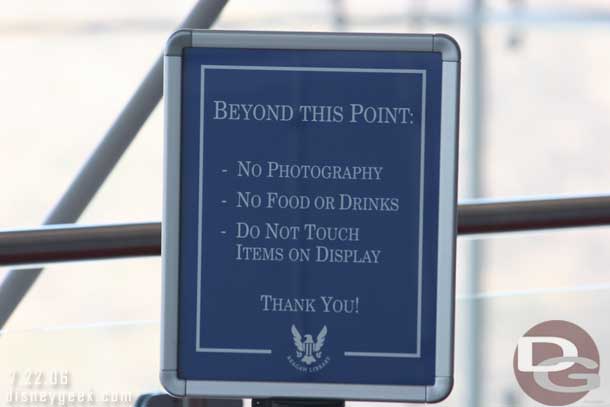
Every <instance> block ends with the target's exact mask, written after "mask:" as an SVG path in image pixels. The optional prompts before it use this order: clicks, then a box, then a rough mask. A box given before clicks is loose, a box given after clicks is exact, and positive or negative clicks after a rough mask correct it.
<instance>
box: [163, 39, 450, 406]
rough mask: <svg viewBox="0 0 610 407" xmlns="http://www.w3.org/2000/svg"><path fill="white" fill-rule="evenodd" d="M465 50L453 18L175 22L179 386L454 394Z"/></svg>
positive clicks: (169, 272)
mask: <svg viewBox="0 0 610 407" xmlns="http://www.w3.org/2000/svg"><path fill="white" fill-rule="evenodd" d="M459 69H460V55H459V48H458V46H457V44H456V43H455V42H454V41H453V39H451V38H450V37H448V36H445V35H385V34H381V35H375V34H321V33H280V32H277V33H268V32H223V31H193V30H189V31H179V32H177V33H175V34H174V35H173V36H172V37H171V38H170V40H169V43H168V46H167V50H166V56H165V108H166V111H165V115H166V149H165V151H166V166H165V209H164V220H163V247H162V252H163V268H164V272H163V274H164V277H163V278H164V280H163V289H164V294H163V297H164V305H163V322H162V329H163V333H162V336H163V338H162V360H161V369H162V371H161V381H162V383H163V385H164V387H165V388H166V389H167V391H169V392H170V393H172V394H174V395H177V396H200V397H202V396H207V397H252V398H255V399H257V400H258V401H257V403H259V404H261V405H263V404H265V403H266V401H265V399H274V400H275V401H273V403H276V404H277V403H279V402H280V401H281V400H280V399H285V398H289V399H321V400H323V399H325V400H331V402H332V400H339V401H340V400H378V401H381V400H388V401H427V402H434V401H439V400H441V399H443V398H444V397H446V396H447V395H448V394H449V392H450V390H451V387H452V383H453V378H452V370H453V367H452V363H453V319H454V317H453V314H454V305H453V304H454V298H455V295H454V269H455V260H454V258H455V238H456V179H457V177H456V172H457V171H456V168H457V127H458V126H457V124H458V95H459ZM278 400H280V401H278ZM321 400H318V401H317V403H321V402H322V401H321ZM268 402H269V403H271V401H268ZM291 402H292V403H294V402H296V401H295V400H293V401H291ZM326 403H328V401H327V402H326Z"/></svg>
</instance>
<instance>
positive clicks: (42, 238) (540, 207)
mask: <svg viewBox="0 0 610 407" xmlns="http://www.w3.org/2000/svg"><path fill="white" fill-rule="evenodd" d="M600 225H610V195H600V196H588V197H570V198H560V197H556V198H544V199H534V200H510V201H476V202H470V203H463V204H461V205H459V209H458V233H459V234H460V235H473V234H488V233H502V232H515V231H531V230H542V229H558V228H569V227H585V226H600ZM160 253H161V224H160V223H157V222H149V223H131V224H117V225H93V226H88V225H53V226H47V227H43V228H37V229H24V230H7V231H3V232H0V265H17V264H33V263H49V262H58V261H72V260H95V259H113V258H120V257H135V256H155V255H159V254H160Z"/></svg>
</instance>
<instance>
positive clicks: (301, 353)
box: [290, 325, 328, 366]
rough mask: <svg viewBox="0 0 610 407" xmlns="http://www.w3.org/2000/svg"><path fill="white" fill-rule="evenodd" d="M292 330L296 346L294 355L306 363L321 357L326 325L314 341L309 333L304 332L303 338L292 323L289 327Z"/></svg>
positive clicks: (326, 331)
mask: <svg viewBox="0 0 610 407" xmlns="http://www.w3.org/2000/svg"><path fill="white" fill-rule="evenodd" d="M290 330H291V331H292V339H294V346H295V347H296V348H297V350H296V355H297V357H298V358H299V359H300V360H301V362H303V363H305V364H306V365H308V366H309V365H311V364H312V363H314V362H315V361H316V360H318V359H320V358H321V357H322V347H323V346H324V341H325V340H326V334H327V333H328V329H327V328H326V325H324V327H323V328H322V330H321V331H320V333H319V334H318V337H317V338H316V341H315V342H314V340H313V336H311V335H310V334H306V335H304V336H305V340H303V337H302V336H301V334H300V332H299V330H298V329H297V327H296V326H294V325H292V328H291V329H290Z"/></svg>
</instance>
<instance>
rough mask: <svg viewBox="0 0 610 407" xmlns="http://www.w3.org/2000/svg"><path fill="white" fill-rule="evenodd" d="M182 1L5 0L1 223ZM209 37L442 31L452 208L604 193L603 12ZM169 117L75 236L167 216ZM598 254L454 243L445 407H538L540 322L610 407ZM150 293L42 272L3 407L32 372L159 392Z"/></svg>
mask: <svg viewBox="0 0 610 407" xmlns="http://www.w3.org/2000/svg"><path fill="white" fill-rule="evenodd" d="M193 5H194V1H193V0H174V1H161V0H146V1H144V0H105V1H97V2H83V1H78V0H55V1H52V2H51V1H47V0H4V1H3V2H2V6H1V7H0V9H1V10H2V11H1V13H0V55H2V56H1V57H0V61H1V62H2V63H1V65H0V73H1V74H0V112H1V113H0V173H1V174H3V175H2V177H0V191H2V192H1V193H0V228H22V227H35V226H37V225H39V224H41V222H42V221H43V220H44V218H45V216H46V215H47V213H48V212H49V210H50V208H52V206H53V205H54V204H55V202H56V201H57V200H58V198H59V197H60V196H61V194H62V193H63V191H64V190H65V189H66V188H67V186H68V185H69V183H70V181H71V180H72V179H73V177H74V175H75V174H76V173H77V172H78V170H79V168H80V167H81V165H82V164H83V162H84V160H85V158H86V157H87V156H88V155H89V154H90V153H91V151H92V150H93V149H94V148H95V146H96V145H97V143H98V142H99V140H100V139H101V138H102V136H103V135H104V132H105V131H106V130H107V128H108V127H109V126H110V124H111V123H112V121H113V120H114V118H115V117H116V116H117V114H118V113H119V112H120V110H121V109H122V107H123V106H124V105H125V103H126V102H127V100H128V99H129V97H130V95H131V94H132V93H133V91H134V89H135V88H136V87H137V85H138V84H139V83H140V81H141V80H142V78H143V76H144V75H145V74H146V72H147V71H148V69H149V68H150V66H151V65H152V63H153V61H154V60H155V58H156V57H157V56H158V55H159V54H160V52H161V50H162V48H163V46H164V43H165V40H166V39H167V38H168V36H169V35H170V33H171V32H172V31H173V29H174V28H175V27H176V26H177V25H178V24H179V22H180V21H181V20H182V19H183V18H184V16H185V15H186V14H187V13H188V11H189V10H190V9H191V8H192V6H193ZM215 27H216V28H222V29H253V30H300V31H309V30H314V31H361V32H426V33H436V32H444V33H448V34H450V35H452V36H453V37H455V38H456V39H457V40H458V42H459V43H460V45H461V48H462V60H463V65H462V103H461V129H460V138H461V140H460V150H461V151H460V177H459V191H460V200H462V201H465V200H469V199H473V198H485V199H487V198H514V197H527V196H532V195H536V196H540V195H550V194H553V195H555V194H566V195H579V194H595V193H608V192H610V163H609V160H608V152H610V137H609V136H610V49H609V48H608V43H609V42H610V1H608V0H605V1H601V0H494V1H484V0H464V1H462V0H459V1H458V0H377V1H374V2H371V1H364V0H308V1H305V0H292V1H277V0H276V1H273V0H231V1H230V2H229V4H228V5H227V7H226V8H225V9H224V11H223V13H222V14H221V16H220V18H219V20H218V21H217V23H216V25H215ZM162 116H163V115H162V110H161V109H159V108H157V109H156V110H155V112H154V114H153V115H152V116H151V117H150V119H149V120H148V121H147V122H146V124H145V126H144V128H143V129H142V131H141V132H140V133H139V135H138V136H137V138H136V139H135V141H134V142H133V144H132V145H131V146H130V147H129V149H128V151H127V153H126V154H125V155H124V157H123V158H122V159H121V161H120V162H119V164H118V166H117V167H116V169H115V170H114V172H113V173H112V175H111V176H110V178H109V180H108V181H107V182H106V183H105V184H104V186H103V187H102V189H101V190H100V191H99V193H98V194H97V195H96V197H95V199H94V201H93V202H92V203H91V205H89V207H88V208H87V210H86V212H85V213H84V215H83V216H82V217H81V218H80V220H79V222H82V223H87V224H97V223H116V222H136V221H158V220H159V219H160V218H161V202H162V200H161V193H162V149H163V143H162V140H163V130H162V122H163V117H162ZM609 242H610V228H608V227H600V228H586V229H570V230H563V231H553V232H531V233H511V234H503V235H494V236H485V237H484V238H483V237H476V238H472V237H469V238H459V240H458V246H459V247H458V267H457V277H458V286H457V293H458V294H457V295H458V300H457V320H456V348H455V349H456V362H455V387H454V391H453V393H452V394H451V396H450V397H449V398H448V399H446V400H445V401H443V402H442V403H441V405H443V406H468V407H482V406H485V407H498V406H533V405H535V404H536V403H535V402H534V401H532V400H530V399H529V398H527V396H525V395H524V394H523V393H522V391H521V389H520V388H519V386H518V384H517V382H516V380H515V379H514V376H513V371H512V357H513V352H514V348H515V345H516V342H517V339H518V338H519V337H520V336H521V335H522V334H523V333H525V331H527V330H528V329H529V328H530V327H532V326H533V325H535V324H537V323H539V322H542V321H544V320H549V319H565V320H569V321H571V322H574V323H576V324H578V325H580V326H581V327H583V328H584V329H585V330H587V331H588V332H589V333H590V334H591V336H592V337H593V339H594V340H595V341H596V342H597V345H598V348H599V350H600V354H601V372H600V376H601V388H600V389H598V390H596V391H594V392H592V393H590V394H589V395H588V396H587V397H586V398H585V399H583V400H582V401H581V402H579V403H580V404H581V405H587V404H588V403H589V404H591V405H596V406H600V405H610V384H608V383H610V378H606V376H605V374H606V373H607V372H608V370H607V369H606V363H610V358H608V355H607V352H606V351H607V350H608V349H609V346H610V323H608V317H607V315H608V314H607V313H608V311H609V310H610V296H609V295H608V294H609V293H610V247H609ZM7 270H8V269H0V278H2V276H3V275H5V274H6V271H7ZM160 293H161V262H160V258H158V257H150V258H140V259H127V260H109V261H96V262H75V263H65V264H54V265H51V266H49V267H46V268H45V271H44V272H43V274H42V275H41V277H40V278H39V279H38V281H37V282H36V284H35V285H34V287H33V288H32V289H31V290H30V291H29V293H28V294H27V296H26V297H25V299H24V301H23V302H22V303H21V305H20V306H19V308H18V309H17V310H16V312H15V313H14V314H13V316H12V318H11V319H10V320H9V321H8V323H7V324H6V325H5V327H4V328H3V330H2V331H1V334H0V398H1V400H2V401H5V394H6V393H8V392H9V390H10V389H11V388H12V383H11V377H13V376H12V375H13V374H14V373H19V374H22V373H25V372H26V371H42V372H51V371H68V372H69V374H70V390H72V391H91V390H94V391H95V392H96V393H103V392H121V393H124V394H131V395H132V396H133V400H135V398H136V397H137V395H139V394H141V393H144V392H151V391H158V390H160V384H159V380H158V371H159V315H160ZM353 404H364V403H353ZM366 404H370V403H366Z"/></svg>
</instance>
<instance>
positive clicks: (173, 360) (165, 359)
mask: <svg viewBox="0 0 610 407" xmlns="http://www.w3.org/2000/svg"><path fill="white" fill-rule="evenodd" d="M191 47H213V48H257V49H290V50H297V49H303V50H341V51H345V50H355V51H404V52H409V51H412V52H413V51H415V52H438V53H440V54H441V56H442V100H441V126H440V127H441V148H440V169H439V174H440V179H439V191H438V193H439V210H438V260H437V267H438V277H437V299H436V312H437V317H436V353H435V354H436V361H435V382H434V384H433V385H430V386H403V385H362V384H327V383H292V382H250V381H248V382H237V381H196V380H188V379H182V378H180V377H179V376H178V320H179V318H178V303H179V287H178V281H179V247H180V213H179V208H180V204H179V199H180V135H181V74H182V55H183V50H184V49H185V48H191ZM164 67H165V69H164V95H165V168H164V209H163V232H162V257H163V260H162V262H163V305H162V321H161V373H160V378H161V383H162V384H163V387H164V388H165V389H166V390H167V391H168V392H169V393H171V394H173V395H175V396H179V397H185V396H189V397H190V396H207V397H232V398H240V397H244V398H248V397H252V398H271V397H277V398H280V397H281V398H317V399H320V398H328V399H343V400H370V401H419V402H437V401H441V400H442V399H444V398H445V397H447V395H448V394H449V393H450V391H451V388H452V386H453V338H454V303H455V243H456V218H457V217H456V206H457V153H458V116H459V114H458V113H459V78H460V49H459V46H458V45H457V43H456V42H455V40H453V39H452V38H451V37H449V36H447V35H443V34H422V35H419V34H343V33H296V32H253V31H242V32H239V31H211V30H180V31H177V32H176V33H174V34H173V35H172V36H171V37H170V39H169V41H168V43H167V47H166V51H165V61H164Z"/></svg>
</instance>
